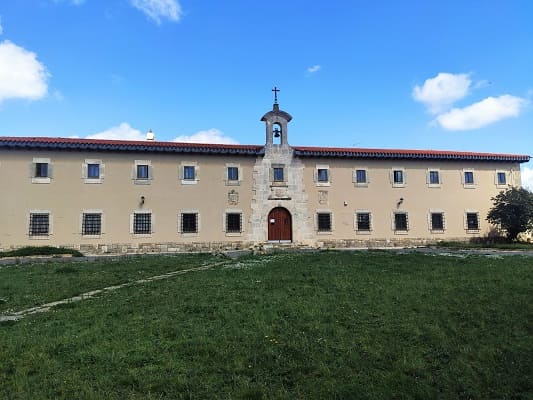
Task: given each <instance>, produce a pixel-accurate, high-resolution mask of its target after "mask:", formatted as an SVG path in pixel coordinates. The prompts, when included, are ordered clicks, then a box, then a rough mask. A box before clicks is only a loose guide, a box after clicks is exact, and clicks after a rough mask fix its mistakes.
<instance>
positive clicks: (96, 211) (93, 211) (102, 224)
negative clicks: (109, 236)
mask: <svg viewBox="0 0 533 400" xmlns="http://www.w3.org/2000/svg"><path fill="white" fill-rule="evenodd" d="M84 214H100V234H99V235H85V234H84V233H83V215H84ZM104 227H105V216H104V211H103V210H101V209H84V210H82V211H81V214H80V234H81V236H82V237H83V238H87V239H98V238H100V237H101V236H102V235H103V234H104V233H105V228H104Z"/></svg>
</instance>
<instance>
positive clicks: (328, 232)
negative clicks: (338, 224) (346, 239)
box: [314, 209, 335, 235]
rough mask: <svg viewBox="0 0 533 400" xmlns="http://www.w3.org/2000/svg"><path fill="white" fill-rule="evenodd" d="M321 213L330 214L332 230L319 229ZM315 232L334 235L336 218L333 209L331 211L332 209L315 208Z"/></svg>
mask: <svg viewBox="0 0 533 400" xmlns="http://www.w3.org/2000/svg"><path fill="white" fill-rule="evenodd" d="M319 214H329V225H330V230H328V231H326V230H319V229H318V216H319ZM314 220H315V232H316V234H317V235H333V233H334V231H335V223H334V222H335V220H334V218H333V211H331V209H317V210H315V218H314Z"/></svg>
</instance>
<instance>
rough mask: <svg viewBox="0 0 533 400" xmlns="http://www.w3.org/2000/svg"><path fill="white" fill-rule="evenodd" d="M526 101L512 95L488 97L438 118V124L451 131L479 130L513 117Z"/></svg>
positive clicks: (518, 112)
mask: <svg viewBox="0 0 533 400" xmlns="http://www.w3.org/2000/svg"><path fill="white" fill-rule="evenodd" d="M527 103H528V101H527V100H526V99H523V98H520V97H515V96H511V95H508V94H506V95H503V96H499V97H487V98H486V99H484V100H481V101H480V102H477V103H474V104H471V105H469V106H468V107H464V108H454V109H452V110H450V111H448V112H446V113H444V114H441V115H439V116H438V117H437V122H438V123H439V125H440V126H442V127H443V128H444V129H447V130H450V131H465V130H470V129H478V128H482V127H484V126H487V125H490V124H493V123H495V122H498V121H501V120H502V119H507V118H511V117H516V116H518V115H519V114H520V112H521V111H522V109H523V108H524V107H525V106H526V104H527Z"/></svg>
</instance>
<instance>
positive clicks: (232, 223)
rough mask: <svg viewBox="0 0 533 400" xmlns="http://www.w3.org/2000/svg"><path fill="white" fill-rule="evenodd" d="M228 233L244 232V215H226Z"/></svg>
mask: <svg viewBox="0 0 533 400" xmlns="http://www.w3.org/2000/svg"><path fill="white" fill-rule="evenodd" d="M226 232H228V233H241V232H242V214H241V213H226Z"/></svg>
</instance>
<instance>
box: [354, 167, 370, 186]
mask: <svg viewBox="0 0 533 400" xmlns="http://www.w3.org/2000/svg"><path fill="white" fill-rule="evenodd" d="M355 183H356V184H357V185H366V184H367V183H368V177H367V171H366V169H356V170H355Z"/></svg>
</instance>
